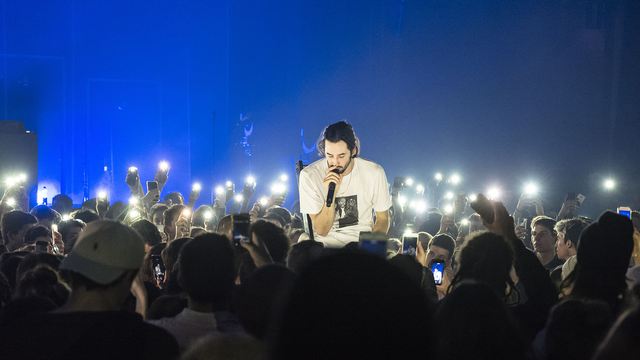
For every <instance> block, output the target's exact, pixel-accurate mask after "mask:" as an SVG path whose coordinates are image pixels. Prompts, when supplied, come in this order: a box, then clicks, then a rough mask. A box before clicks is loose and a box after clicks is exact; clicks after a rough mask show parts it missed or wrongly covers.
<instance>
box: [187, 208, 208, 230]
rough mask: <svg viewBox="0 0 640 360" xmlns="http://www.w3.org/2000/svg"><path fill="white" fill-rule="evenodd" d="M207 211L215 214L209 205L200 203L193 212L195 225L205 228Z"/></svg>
mask: <svg viewBox="0 0 640 360" xmlns="http://www.w3.org/2000/svg"><path fill="white" fill-rule="evenodd" d="M206 213H210V214H211V215H212V216H213V208H212V207H211V206H209V205H200V206H198V208H197V209H196V211H194V212H193V224H192V225H193V226H199V227H202V228H204V222H205V220H206V219H205V214H206Z"/></svg>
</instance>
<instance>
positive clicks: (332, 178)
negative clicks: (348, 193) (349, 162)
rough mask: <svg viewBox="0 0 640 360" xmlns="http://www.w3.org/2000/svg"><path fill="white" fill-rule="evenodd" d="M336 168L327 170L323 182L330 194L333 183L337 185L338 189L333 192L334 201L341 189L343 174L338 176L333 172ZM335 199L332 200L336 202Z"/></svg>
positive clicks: (332, 167)
mask: <svg viewBox="0 0 640 360" xmlns="http://www.w3.org/2000/svg"><path fill="white" fill-rule="evenodd" d="M335 168H336V167H335V166H331V167H329V170H327V175H326V176H325V177H324V180H322V184H323V185H324V189H325V190H326V191H327V193H328V192H329V184H331V183H335V184H336V189H335V191H334V192H333V197H334V199H335V196H336V194H338V189H340V184H341V183H342V174H338V173H335V172H333V171H332V170H334V169H335ZM334 199H331V200H334Z"/></svg>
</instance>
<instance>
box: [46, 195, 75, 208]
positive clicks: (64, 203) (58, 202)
mask: <svg viewBox="0 0 640 360" xmlns="http://www.w3.org/2000/svg"><path fill="white" fill-rule="evenodd" d="M51 207H52V208H53V209H54V210H56V211H58V210H60V211H65V210H66V211H71V210H72V209H73V200H71V198H70V197H68V196H67V195H65V194H58V195H56V196H54V197H53V199H51Z"/></svg>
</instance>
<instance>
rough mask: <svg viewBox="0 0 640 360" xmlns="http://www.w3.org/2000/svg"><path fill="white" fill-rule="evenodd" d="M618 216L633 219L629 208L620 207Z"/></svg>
mask: <svg viewBox="0 0 640 360" xmlns="http://www.w3.org/2000/svg"><path fill="white" fill-rule="evenodd" d="M618 214H620V215H624V216H626V217H628V218H629V219H631V208H629V207H619V208H618Z"/></svg>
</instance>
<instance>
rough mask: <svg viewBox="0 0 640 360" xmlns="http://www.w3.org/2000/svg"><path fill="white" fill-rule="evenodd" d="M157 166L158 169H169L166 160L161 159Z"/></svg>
mask: <svg viewBox="0 0 640 360" xmlns="http://www.w3.org/2000/svg"><path fill="white" fill-rule="evenodd" d="M158 167H159V168H160V170H162V171H166V170H167V169H169V163H168V162H166V161H162V162H160V164H159V165H158Z"/></svg>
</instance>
